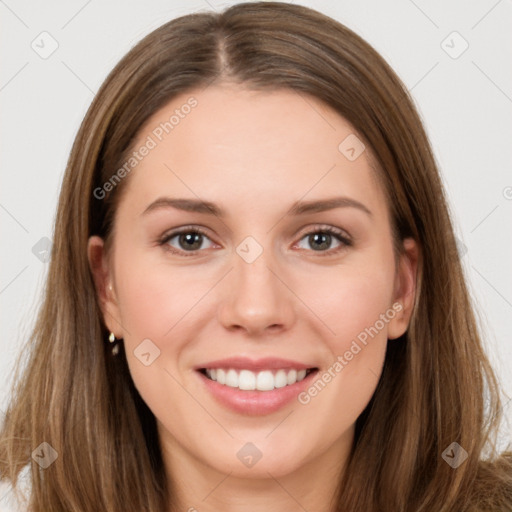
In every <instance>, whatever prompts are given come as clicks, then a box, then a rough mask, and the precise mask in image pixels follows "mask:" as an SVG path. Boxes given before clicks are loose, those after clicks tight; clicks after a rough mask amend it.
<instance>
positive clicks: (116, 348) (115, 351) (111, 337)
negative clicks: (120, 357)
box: [108, 332, 119, 356]
mask: <svg viewBox="0 0 512 512" xmlns="http://www.w3.org/2000/svg"><path fill="white" fill-rule="evenodd" d="M108 341H109V342H110V343H115V341H116V336H115V334H114V333H113V332H111V333H110V334H109V336H108ZM118 353H119V345H118V344H117V343H116V344H115V345H114V346H113V347H112V354H113V355H114V356H116V355H117V354H118Z"/></svg>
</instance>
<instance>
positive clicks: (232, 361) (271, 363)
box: [195, 357, 316, 371]
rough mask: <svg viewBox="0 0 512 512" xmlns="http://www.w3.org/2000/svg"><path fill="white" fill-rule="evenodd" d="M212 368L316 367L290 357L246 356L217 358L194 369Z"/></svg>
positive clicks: (254, 369) (303, 368) (297, 368)
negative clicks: (255, 357)
mask: <svg viewBox="0 0 512 512" xmlns="http://www.w3.org/2000/svg"><path fill="white" fill-rule="evenodd" d="M213 368H233V369H238V370H251V371H261V370H269V369H283V370H307V369H309V368H316V367H315V366H314V365H311V364H309V365H308V364H304V363H299V362H298V361H292V360H291V359H281V358H277V357H263V358H261V359H250V358H248V357H230V358H227V359H217V360H215V361H209V362H208V363H203V364H200V365H197V366H196V367H195V369H196V370H203V369H213Z"/></svg>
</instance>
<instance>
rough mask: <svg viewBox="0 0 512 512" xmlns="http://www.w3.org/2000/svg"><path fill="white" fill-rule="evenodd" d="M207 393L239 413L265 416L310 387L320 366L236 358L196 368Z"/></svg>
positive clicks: (265, 359) (277, 360) (295, 362)
mask: <svg viewBox="0 0 512 512" xmlns="http://www.w3.org/2000/svg"><path fill="white" fill-rule="evenodd" d="M194 369H195V370H196V372H195V373H196V375H198V377H199V379H200V382H201V383H202V384H201V385H202V386H204V388H203V389H204V390H205V392H206V393H207V395H209V396H211V397H212V398H213V399H214V400H215V401H216V403H217V404H219V405H221V406H222V407H223V408H227V409H229V410H231V411H234V412H235V413H238V414H242V415H249V416H264V415H266V414H271V413H273V412H276V411H278V410H280V409H282V408H283V407H285V406H287V405H289V404H291V403H293V402H294V400H296V399H297V396H298V395H299V393H301V392H302V391H304V390H305V389H306V388H307V387H308V386H310V385H311V384H312V382H313V380H314V378H315V376H316V375H317V374H318V372H319V367H318V366H312V365H307V364H303V363H299V362H297V361H290V360H285V359H276V358H264V359H260V360H258V361H254V360H252V359H249V358H245V357H236V358H230V359H223V360H218V361H213V362H210V363H204V364H202V365H199V366H197V367H196V368H194Z"/></svg>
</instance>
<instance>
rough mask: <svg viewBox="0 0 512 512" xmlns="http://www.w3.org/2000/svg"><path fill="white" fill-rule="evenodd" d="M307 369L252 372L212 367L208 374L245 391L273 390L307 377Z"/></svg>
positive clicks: (227, 384) (231, 386) (212, 378)
mask: <svg viewBox="0 0 512 512" xmlns="http://www.w3.org/2000/svg"><path fill="white" fill-rule="evenodd" d="M306 373H307V371H306V370H277V371H276V372H275V373H274V372H272V371H271V370H263V371H260V372H252V371H251V370H239V371H238V370H235V369H233V368H230V369H227V370H226V369H223V368H215V369H214V368H212V369H210V368H209V369H207V370H206V375H207V376H208V377H209V378H210V379H211V380H215V381H217V382H218V383H219V384H223V385H225V386H229V387H230V388H238V389H241V390H243V391H254V390H258V391H272V390H273V389H275V388H283V387H284V386H290V385H291V384H295V383H296V382H300V381H301V380H303V379H304V378H305V377H306Z"/></svg>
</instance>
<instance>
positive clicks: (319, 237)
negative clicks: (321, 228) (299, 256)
mask: <svg viewBox="0 0 512 512" xmlns="http://www.w3.org/2000/svg"><path fill="white" fill-rule="evenodd" d="M311 241H314V243H312V244H311V246H312V247H313V249H314V250H318V249H315V243H319V244H320V245H321V246H322V247H320V249H328V248H329V245H330V241H331V235H329V234H328V233H314V234H313V235H310V242H311Z"/></svg>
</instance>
